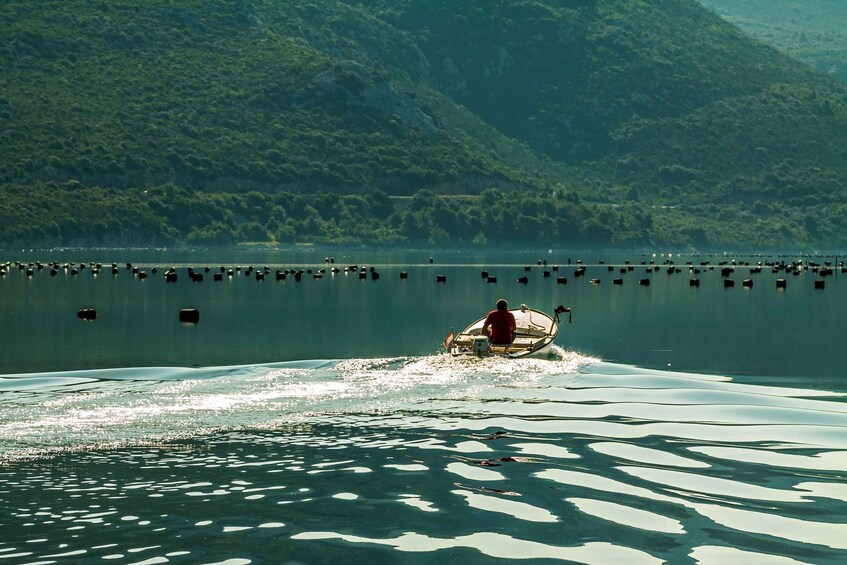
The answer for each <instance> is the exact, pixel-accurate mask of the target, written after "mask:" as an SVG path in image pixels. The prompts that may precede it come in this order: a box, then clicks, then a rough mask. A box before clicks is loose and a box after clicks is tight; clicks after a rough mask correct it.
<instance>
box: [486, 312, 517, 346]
mask: <svg viewBox="0 0 847 565" xmlns="http://www.w3.org/2000/svg"><path fill="white" fill-rule="evenodd" d="M485 325H487V326H490V327H491V334H490V335H489V339H490V340H491V343H494V344H498V345H504V344H510V343H512V342H513V341H514V338H513V337H512V333H513V332H514V331H515V329H517V324H516V323H515V316H514V315H513V314H512V313H511V312H509V311H508V310H492V311H491V312H489V313H488V317H487V318H485Z"/></svg>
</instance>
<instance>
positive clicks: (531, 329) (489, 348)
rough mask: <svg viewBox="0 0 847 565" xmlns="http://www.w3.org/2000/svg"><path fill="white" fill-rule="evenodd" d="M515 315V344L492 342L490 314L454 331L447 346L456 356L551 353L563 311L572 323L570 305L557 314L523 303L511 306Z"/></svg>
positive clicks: (445, 345)
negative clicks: (485, 327) (485, 332)
mask: <svg viewBox="0 0 847 565" xmlns="http://www.w3.org/2000/svg"><path fill="white" fill-rule="evenodd" d="M509 312H511V313H512V314H513V315H514V316H515V323H516V325H517V330H516V331H515V341H514V342H512V344H511V345H508V346H503V345H492V344H491V343H490V342H489V340H488V336H486V335H482V325H483V324H484V323H485V318H486V317H487V315H486V316H483V317H482V318H480V319H479V320H477V321H476V322H474V323H473V324H471V325H469V326H468V327H467V328H465V329H464V330H462V332H461V333H459V335H456V336H454V335H453V332H452V331H451V332H450V334H449V335H448V336H447V339H445V340H444V347H445V348H446V349H447V351H449V352H450V353H451V354H452V355H454V356H459V355H475V356H477V357H488V356H491V355H496V356H500V357H510V358H517V357H527V356H529V355H532V356H535V357H543V356H547V355H548V354H549V353H550V351H551V349H552V347H553V341H554V340H555V339H556V334H558V332H559V314H562V313H563V312H568V323H570V312H571V309H570V308H565V307H564V306H557V307H556V309H555V312H554V315H553V316H550V315H549V314H546V313H544V312H542V311H540V310H535V309H533V308H528V307H527V306H526V304H521V307H520V308H510V309H509Z"/></svg>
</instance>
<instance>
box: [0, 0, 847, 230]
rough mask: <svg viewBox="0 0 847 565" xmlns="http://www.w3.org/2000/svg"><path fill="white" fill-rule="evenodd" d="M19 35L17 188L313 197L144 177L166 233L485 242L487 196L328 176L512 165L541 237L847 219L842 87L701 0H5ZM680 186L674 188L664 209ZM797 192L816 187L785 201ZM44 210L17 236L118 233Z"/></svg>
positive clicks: (500, 176)
mask: <svg viewBox="0 0 847 565" xmlns="http://www.w3.org/2000/svg"><path fill="white" fill-rule="evenodd" d="M0 36H2V37H4V38H5V39H4V40H3V41H0V53H2V54H3V56H2V58H0V78H2V79H3V81H4V83H5V84H6V85H7V87H6V88H4V89H3V90H2V91H0V120H2V121H3V123H4V127H3V128H2V130H0V154H2V155H3V159H2V160H0V183H6V184H7V186H8V187H9V189H10V190H11V189H13V191H12V192H10V193H9V194H13V195H14V197H13V198H10V201H14V202H15V203H16V206H17V207H18V208H17V209H18V210H19V209H20V208H21V207H26V206H28V205H27V203H26V199H25V198H22V197H21V194H22V190H24V189H23V188H22V187H26V186H32V187H36V186H41V185H43V183H60V186H61V191H60V190H59V185H51V186H54V188H53V189H52V190H54V192H56V194H57V195H58V197H59V198H61V199H65V200H68V201H74V202H76V201H77V200H76V199H77V198H81V197H82V196H83V194H90V195H92V199H93V200H94V201H96V202H97V203H98V204H97V205H98V206H106V207H108V206H112V205H114V203H115V202H117V199H116V198H115V197H114V195H113V193H112V192H107V193H102V192H97V189H96V187H98V186H104V187H115V188H119V189H124V190H125V189H131V190H142V189H145V188H148V187H158V186H161V185H164V184H166V183H173V184H175V185H177V186H178V187H179V188H183V189H188V190H189V191H193V190H203V191H210V190H211V191H217V192H222V193H245V192H247V191H251V190H253V191H255V190H259V191H265V192H269V193H271V194H283V191H285V194H287V195H288V196H286V198H289V197H290V198H293V197H292V196H291V194H292V193H298V192H305V193H310V194H312V196H308V195H307V196H306V197H304V199H303V200H302V201H301V202H300V204H301V205H302V206H309V207H311V210H314V213H312V212H311V211H308V210H307V211H305V212H304V211H303V210H294V209H291V208H288V209H283V210H282V212H278V213H270V212H268V211H264V212H261V213H258V212H255V213H254V212H249V210H250V209H251V206H246V207H245V210H248V211H245V212H244V213H239V214H227V208H228V207H229V208H232V207H234V205H233V203H232V202H231V201H230V200H228V198H229V197H226V198H217V197H209V198H206V197H205V196H203V195H202V194H200V195H197V196H196V197H192V196H186V197H184V198H182V199H181V200H180V202H183V204H184V205H185V206H186V207H187V208H190V209H191V210H193V212H192V213H191V214H189V216H190V217H192V218H194V221H193V222H188V223H185V222H183V221H182V220H179V219H177V217H176V216H175V215H173V214H171V215H169V216H168V217H169V218H171V219H170V220H168V221H166V222H164V223H161V225H160V223H157V220H156V219H155V214H153V215H150V214H149V212H150V210H149V206H150V204H149V203H150V200H149V199H147V198H146V197H144V196H143V195H142V194H141V193H133V194H131V195H128V196H127V200H125V201H123V204H122V205H126V206H129V207H130V208H132V209H134V210H140V211H141V213H140V216H139V217H144V218H147V219H146V220H145V221H146V222H148V225H149V226H153V227H150V231H151V233H152V232H155V233H157V234H158V236H157V237H159V238H160V240H165V241H169V242H180V241H187V240H191V241H198V242H209V243H225V242H227V241H243V240H249V239H254V240H255V239H261V238H263V237H266V238H268V239H272V240H278V241H328V242H331V241H334V240H343V241H345V242H347V243H350V242H355V241H375V242H383V243H392V242H393V243H396V242H401V243H402V242H411V241H431V242H442V243H443V242H445V241H452V242H456V243H459V242H465V243H467V242H469V241H471V240H472V239H476V240H479V241H484V240H487V239H490V238H491V237H492V232H493V231H496V230H494V228H489V229H488V230H487V233H486V229H485V226H484V225H482V224H480V223H479V221H478V219H475V220H473V221H471V220H469V219H468V218H467V217H465V216H468V215H469V214H471V215H472V214H477V215H479V214H480V212H479V208H478V204H468V203H467V202H471V201H467V202H466V201H461V202H459V203H450V204H449V205H448V207H447V211H445V210H444V207H443V206H441V205H440V204H438V203H437V202H438V201H437V200H432V199H431V198H429V197H426V198H423V199H422V200H419V202H418V205H417V208H416V209H415V210H414V211H413V212H414V214H411V215H410V212H409V211H408V210H402V209H401V210H395V211H394V212H395V215H394V216H392V215H388V216H383V215H375V214H373V213H371V212H370V211H369V210H370V207H371V204H367V205H364V204H361V202H360V201H357V200H355V199H354V200H350V201H347V200H338V199H336V201H335V204H333V205H324V206H321V205H318V204H317V203H318V202H322V197H321V196H320V195H316V194H314V193H318V192H325V191H330V192H335V193H339V194H350V193H358V194H365V195H369V196H367V199H369V200H373V199H376V201H381V200H382V199H383V197H382V196H373V194H374V191H375V190H381V191H385V192H386V193H389V194H391V195H412V194H414V193H416V192H418V191H420V190H422V189H432V190H434V191H436V192H439V193H442V194H446V195H449V194H478V193H480V192H481V191H483V190H485V189H487V188H490V187H499V188H502V189H507V190H511V189H516V190H521V191H529V192H530V193H531V197H530V198H529V199H527V200H525V201H523V200H522V202H524V204H526V206H525V207H523V208H521V209H520V210H519V211H518V213H519V215H520V216H521V218H522V219H523V220H522V221H519V222H515V221H514V219H508V218H505V219H504V218H498V219H497V220H496V222H499V223H497V225H498V226H499V227H500V228H503V229H507V228H508V227H509V226H512V227H513V228H515V229H518V230H521V229H524V228H526V229H536V230H542V231H541V232H536V233H533V234H523V233H520V234H518V235H517V238H524V237H525V238H528V240H531V241H536V239H537V237H536V236H537V233H545V234H547V237H549V238H550V239H551V241H559V242H561V243H563V244H566V243H568V242H574V241H578V242H580V243H581V244H588V243H590V242H591V241H592V237H595V238H596V239H595V241H596V243H597V244H603V245H608V244H618V245H628V244H635V243H638V244H645V243H649V242H662V241H666V242H673V243H674V244H678V245H686V244H704V243H717V242H720V241H729V240H731V239H732V238H731V237H729V236H727V235H725V234H723V233H722V232H723V231H724V230H723V227H724V225H738V224H741V223H757V224H758V225H759V227H758V228H757V229H756V230H753V235H754V236H755V234H760V235H759V236H758V237H760V238H761V240H762V241H763V242H765V241H768V238H771V239H782V240H784V239H786V238H793V239H794V240H795V241H798V242H808V243H811V242H815V241H825V242H829V243H832V242H838V241H841V239H839V238H840V237H841V236H839V235H838V234H839V233H842V230H841V229H840V226H842V225H843V224H844V223H845V220H844V219H843V218H841V216H843V214H840V210H841V208H840V206H841V204H842V203H843V202H844V197H845V189H847V154H846V153H845V150H847V149H845V148H847V108H845V103H844V101H845V99H847V96H845V94H847V87H845V86H844V85H841V84H839V83H836V82H834V81H832V80H830V79H828V78H826V77H824V76H821V75H818V74H816V73H814V72H812V71H811V70H810V69H809V68H807V67H805V66H803V65H799V64H797V63H795V62H794V61H793V60H791V59H790V58H789V57H787V56H785V55H783V54H781V53H779V52H777V51H776V50H774V49H773V48H770V47H768V46H766V45H764V44H760V43H757V42H755V41H753V40H751V39H750V38H749V37H748V36H747V35H745V34H744V33H742V32H740V31H739V30H737V29H736V28H735V27H733V26H731V25H729V24H727V23H726V22H724V21H722V20H721V19H720V18H719V17H718V16H716V15H715V14H713V13H711V12H709V11H708V10H706V9H704V8H703V7H702V6H700V5H699V4H698V3H697V2H696V1H695V0H649V1H644V0H568V1H558V2H552V1H546V2H545V1H530V0H498V1H497V2H491V1H487V0H465V1H463V2H455V1H449V0H429V1H427V2H417V1H413V0H299V1H292V2H277V1H271V0H223V1H220V2H213V3H209V2H204V1H201V0H185V1H177V0H150V1H148V2H145V3H143V4H137V3H135V2H131V1H129V0H113V1H109V2H107V1H94V0H69V1H64V2H60V1H55V0H44V1H40V2H22V1H8V2H5V3H3V4H2V5H0ZM173 188H174V187H173V186H171V187H169V188H166V189H165V190H163V191H159V192H156V194H158V195H159V196H157V199H156V201H161V200H162V199H166V198H167V197H168V196H167V195H169V194H171V193H172V192H173ZM86 190H91V191H92V192H84V191H86ZM573 190H578V191H579V194H580V195H581V196H582V202H580V201H579V199H573V198H570V197H568V199H564V200H562V199H560V200H559V203H558V204H556V206H555V207H553V209H554V210H555V211H556V213H558V214H561V213H564V212H563V211H564V210H566V209H568V207H570V209H572V211H574V212H577V213H575V215H573V217H572V218H571V219H569V221H568V223H567V225H565V224H561V223H558V222H557V221H556V218H555V216H554V215H553V212H551V211H545V210H544V209H543V208H540V207H539V204H538V201H536V200H535V199H536V198H541V200H540V201H543V199H544V197H545V195H546V197H548V198H549V197H550V196H552V195H553V194H554V193H557V194H559V196H560V198H563V197H564V196H567V193H569V192H571V191H573ZM163 195H164V196H163ZM248 196H249V195H248ZM383 196H384V195H383ZM245 198H247V196H245ZM250 198H254V199H255V197H254V196H251V197H250ZM271 200H272V201H268V202H269V205H270V206H272V207H280V208H285V207H284V206H281V205H280V204H281V203H280V202H278V201H277V200H274V198H271ZM130 201H131V204H127V202H130ZM491 201H492V202H498V203H501V204H505V203H506V202H507V201H506V200H503V199H500V198H499V197H498V198H495V199H493V200H491ZM586 201H588V202H600V203H608V204H613V205H619V204H624V205H625V206H622V207H619V208H617V209H616V210H614V211H613V213H612V212H610V210H609V209H604V208H603V207H602V206H601V207H592V205H589V204H584V202H586ZM312 204H314V206H313V205H312ZM665 204H674V205H676V206H677V208H676V212H674V213H673V214H667V213H664V212H663V213H662V221H661V222H653V221H651V220H650V216H651V214H654V212H651V210H653V209H652V208H651V206H660V205H665ZM753 204H756V207H755V210H753V209H752V208H751V209H750V210H749V211H748V210H746V209H745V208H744V207H745V206H748V205H753ZM714 205H718V206H734V207H737V209H733V210H732V212H731V213H726V214H722V215H721V216H722V217H723V220H721V221H722V222H724V224H722V223H721V221H718V220H717V216H718V214H716V213H714V211H713V210H707V209H706V208H701V207H706V206H714ZM815 205H820V206H825V208H821V210H820V211H818V209H816V208H808V207H809V206H815ZM835 205H838V206H835ZM451 206H452V208H451ZM782 206H788V207H789V208H790V207H791V206H804V207H806V208H804V210H803V212H802V214H803V215H802V217H800V216H797V215H796V214H794V215H793V216H792V217H791V218H790V219H788V220H780V221H777V220H774V219H773V218H771V217H768V215H767V213H768V211H770V212H771V213H774V214H779V213H780V210H782V208H781V207H782ZM60 208H61V209H68V210H70V209H72V207H64V206H59V205H58V204H57V205H56V206H54V211H55V210H58V209H60ZM252 209H255V206H253V207H252ZM4 210H5V212H3V214H2V215H3V216H4V217H8V216H7V214H13V213H14V209H13V208H11V207H8V206H7V207H5V208H4ZM656 210H658V208H657V209H656ZM348 212H349V213H348ZM342 213H343V214H346V215H345V217H344V218H340V217H338V218H337V217H334V216H333V214H336V215H337V214H342ZM427 213H431V214H433V217H432V218H428V217H426V214H427ZM704 213H708V214H709V217H708V219H705V218H704V220H706V221H705V222H704V223H701V222H699V221H698V220H697V218H698V216H700V215H702V214H704ZM462 214H465V216H462ZM808 214H812V215H813V216H814V215H817V214H825V215H826V216H825V217H824V216H819V218H818V219H817V220H816V219H815V218H812V219H811V220H809V219H808V218H809V217H808ZM106 215H107V216H109V218H111V219H110V220H109V222H107V224H108V225H116V223H117V222H119V221H120V220H119V218H120V214H115V213H114V210H110V211H109V213H108V214H106ZM348 216H349V217H348ZM25 217H26V218H27V219H28V220H29V221H31V222H33V223H35V224H37V223H38V222H39V221H40V220H39V219H40V218H43V217H45V216H44V215H43V214H41V213H40V212H39V210H38V209H37V208H31V209H29V210H28V213H27V214H25ZM50 218H51V219H50V224H51V225H55V226H56V227H55V228H54V227H49V229H47V228H44V226H41V228H38V227H37V226H36V229H34V230H31V229H30V228H29V227H27V226H28V224H27V223H26V222H23V223H22V222H16V223H15V224H14V225H16V226H18V227H17V228H16V230H17V231H16V232H15V237H7V238H6V239H5V241H7V242H8V241H15V242H18V241H22V240H23V239H22V238H26V237H38V234H39V233H40V234H42V235H43V234H47V235H49V238H51V241H62V238H63V237H65V234H69V233H74V234H75V235H74V237H76V238H82V240H83V241H84V240H85V238H87V237H95V238H96V237H104V235H103V234H106V232H107V231H108V229H106V228H104V227H103V226H101V227H100V228H98V229H96V230H93V231H92V230H90V229H83V228H82V227H81V226H79V225H77V226H72V225H71V224H70V223H69V222H70V220H69V219H68V218H66V217H65V216H61V215H57V214H56V213H52V214H50ZM62 218H65V219H64V220H63V219H62ZM356 218H358V221H359V222H360V223H361V224H362V225H367V226H368V228H367V230H365V231H364V232H363V231H362V230H361V229H359V228H358V227H356V226H355V225H354V224H355V221H354V219H356ZM410 218H411V219H410ZM674 218H675V219H674ZM838 218H841V219H840V220H839V219H838ZM529 219H532V221H529ZM834 220H837V223H832V222H833V221H834ZM163 221H164V220H163ZM492 221H494V220H492ZM63 222H64V223H63ZM496 222H495V223H496ZM550 222H552V224H551V223H550ZM248 224H249V226H248V227H244V226H245V225H248ZM604 224H605V225H604ZM342 225H344V226H347V227H343V228H342ZM544 225H555V226H556V227H555V229H553V228H549V229H548V228H543V229H542V228H540V227H538V226H544ZM527 226H535V228H527ZM598 226H600V228H598ZM321 230H324V231H321ZM368 230H370V231H368ZM460 230H471V231H469V232H467V233H465V232H462V231H460ZM377 231H378V232H379V233H378V234H377V233H376V232H377ZM738 233H741V232H740V231H739V230H735V232H734V234H735V235H737V234H738ZM28 234H29V235H28ZM98 234H100V235H98ZM121 234H122V235H121V236H120V238H119V239H120V241H127V239H126V238H131V237H132V234H131V233H130V232H125V231H121ZM189 236H190V237H189ZM728 237H729V239H727V238H728ZM733 237H734V236H733ZM556 238H559V239H558V240H557V239H556ZM0 239H2V238H0ZM153 240H155V238H153ZM75 241H76V240H75ZM145 241H147V240H145Z"/></svg>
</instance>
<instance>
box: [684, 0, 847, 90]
mask: <svg viewBox="0 0 847 565" xmlns="http://www.w3.org/2000/svg"><path fill="white" fill-rule="evenodd" d="M700 2H701V3H702V4H703V5H704V6H706V7H708V8H710V9H712V10H714V11H715V12H717V13H718V14H719V15H720V16H721V17H723V18H724V19H726V20H728V21H730V22H732V23H733V24H735V25H737V26H738V27H740V28H741V29H743V30H744V31H746V32H748V33H750V35H752V36H753V37H756V38H758V39H760V40H762V41H764V42H765V43H768V44H770V45H773V46H774V47H776V48H777V49H780V50H782V51H785V52H786V53H788V54H789V55H791V56H792V57H795V58H797V59H798V60H800V61H803V62H805V63H808V64H809V65H812V66H813V67H814V68H815V69H817V70H818V71H820V72H821V73H824V74H828V75H831V76H833V77H835V78H838V79H839V80H842V81H844V82H847V2H844V0H813V1H809V2H798V1H797V0H700Z"/></svg>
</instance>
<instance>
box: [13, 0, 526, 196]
mask: <svg viewBox="0 0 847 565" xmlns="http://www.w3.org/2000/svg"><path fill="white" fill-rule="evenodd" d="M0 36H2V37H3V40H2V43H0V53H2V55H0V77H2V84H3V85H4V86H3V90H2V92H0V119H2V121H3V123H4V127H3V130H2V132H0V154H2V155H3V160H2V168H0V180H3V181H7V182H10V181H15V182H34V181H37V180H51V179H65V178H67V179H77V180H79V181H80V182H82V184H84V185H91V184H101V185H102V184H107V185H115V186H127V185H129V186H143V185H145V184H150V183H161V182H165V181H175V182H178V183H180V184H184V185H186V186H190V187H197V188H217V189H228V190H239V189H242V188H244V187H258V188H272V187H280V186H282V187H291V188H295V189H297V188H312V189H314V188H321V189H325V190H337V191H358V190H362V189H364V188H370V187H373V186H382V187H384V188H386V189H389V190H393V191H398V192H402V191H409V190H410V187H414V188H415V189H417V188H419V187H421V186H425V185H426V186H438V185H440V184H445V183H447V184H449V183H454V184H455V183H463V184H467V185H470V186H474V185H475V184H477V185H478V184H482V186H485V185H490V184H496V183H498V182H502V183H504V184H506V185H508V183H514V184H520V183H523V182H527V183H532V182H534V181H535V180H536V177H537V175H535V174H534V173H533V172H530V171H528V170H521V169H520V167H519V166H518V167H516V166H515V163H514V162H510V161H509V153H510V152H517V153H521V151H522V150H521V148H520V146H519V144H516V143H513V142H510V141H508V140H506V139H505V138H503V137H502V136H501V135H499V134H497V133H496V132H494V131H493V130H491V129H490V128H489V129H487V130H485V129H484V128H485V126H484V124H481V123H478V122H479V120H478V119H477V118H476V117H474V116H471V115H469V114H468V113H467V112H464V113H463V112H462V111H461V110H457V109H454V108H448V116H445V115H442V112H441V111H440V110H439V107H443V106H445V101H444V100H441V99H442V98H443V96H441V95H439V94H438V93H437V92H433V91H430V90H427V89H426V88H425V85H422V86H415V84H414V81H418V80H419V79H420V78H421V76H422V74H424V73H425V70H426V64H425V61H424V60H423V59H422V56H421V54H420V53H419V52H418V51H417V48H416V46H415V45H414V44H413V43H412V42H410V41H409V40H408V39H407V38H406V37H405V35H404V34H403V33H402V32H399V31H397V30H395V29H393V28H392V27H390V26H388V25H386V24H385V23H383V22H381V21H379V20H377V19H374V18H371V17H368V16H367V15H366V14H364V13H362V12H361V11H359V10H356V9H353V8H350V7H348V6H346V5H343V4H339V3H337V2H334V1H332V0H318V1H312V2H276V1H270V0H256V1H247V0H225V1H215V2H207V1H205V0H150V1H145V2H137V1H134V0H113V1H108V2H107V1H90V0H44V1H39V2H29V1H13V0H10V1H7V2H3V3H2V4H0ZM389 65H390V66H389ZM468 128H471V129H474V128H478V129H479V128H481V129H483V130H484V131H486V133H487V137H490V138H493V141H492V142H488V141H487V140H483V139H480V136H476V137H474V136H469V135H466V134H464V130H465V129H468ZM498 146H504V147H505V150H504V149H503V147H501V148H500V151H497V148H498ZM523 153H524V154H525V155H523V156H522V158H523V159H528V160H527V162H528V163H530V164H532V165H533V170H537V167H535V166H534V165H535V164H537V163H538V162H539V161H538V160H537V159H534V157H532V156H531V155H530V154H529V152H527V151H523ZM527 156H528V157H527Z"/></svg>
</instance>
